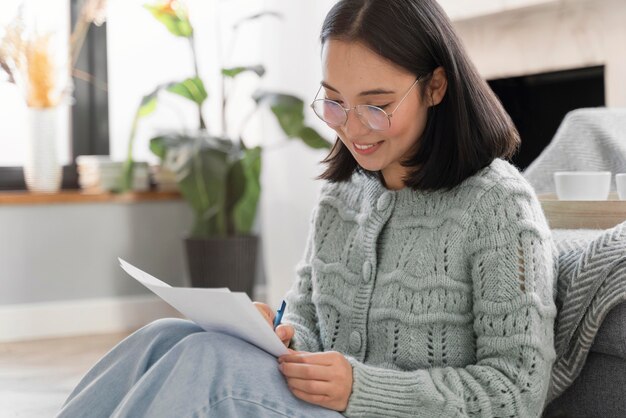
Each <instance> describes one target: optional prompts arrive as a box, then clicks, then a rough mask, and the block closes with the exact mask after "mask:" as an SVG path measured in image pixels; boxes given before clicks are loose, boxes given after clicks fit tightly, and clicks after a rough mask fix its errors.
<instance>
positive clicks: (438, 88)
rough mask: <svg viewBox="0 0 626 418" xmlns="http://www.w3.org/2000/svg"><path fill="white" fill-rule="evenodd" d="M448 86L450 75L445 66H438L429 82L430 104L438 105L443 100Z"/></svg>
mask: <svg viewBox="0 0 626 418" xmlns="http://www.w3.org/2000/svg"><path fill="white" fill-rule="evenodd" d="M447 87H448V77H447V76H446V71H445V70H444V69H443V67H437V68H435V69H434V71H433V75H432V77H431V78H430V83H428V96H429V97H430V103H428V104H429V106H436V105H438V104H439V103H441V101H442V100H443V97H444V96H445V95H446V88H447Z"/></svg>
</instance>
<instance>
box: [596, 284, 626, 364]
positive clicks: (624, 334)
mask: <svg viewBox="0 0 626 418" xmlns="http://www.w3.org/2000/svg"><path fill="white" fill-rule="evenodd" d="M624 280H626V278H624ZM591 351H595V352H596V353H603V354H608V355H611V356H617V357H621V358H623V359H624V360H626V301H624V302H622V303H620V304H619V305H617V306H615V307H614V308H613V309H611V311H610V312H609V313H608V314H607V315H606V317H605V318H604V321H602V325H601V326H600V329H599V330H598V333H597V334H596V338H595V340H594V341H593V345H592V346H591Z"/></svg>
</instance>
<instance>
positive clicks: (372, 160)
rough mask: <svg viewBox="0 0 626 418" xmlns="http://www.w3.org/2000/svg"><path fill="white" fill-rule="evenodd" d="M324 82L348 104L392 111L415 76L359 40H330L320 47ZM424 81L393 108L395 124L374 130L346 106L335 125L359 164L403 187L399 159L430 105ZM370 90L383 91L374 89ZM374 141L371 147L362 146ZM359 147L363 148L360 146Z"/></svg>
mask: <svg viewBox="0 0 626 418" xmlns="http://www.w3.org/2000/svg"><path fill="white" fill-rule="evenodd" d="M322 74H323V82H322V85H323V88H322V91H321V92H320V96H319V97H321V95H322V94H324V97H325V98H327V99H331V100H334V101H336V102H339V103H340V104H341V105H342V106H343V107H345V108H352V107H353V106H356V105H359V104H369V105H374V106H378V107H380V108H382V109H383V110H384V111H385V112H387V113H391V112H392V111H393V110H394V109H395V108H396V106H397V105H398V103H400V101H401V100H402V97H403V96H404V95H405V93H406V92H407V90H409V89H410V88H411V85H412V84H413V83H414V82H415V80H416V78H417V77H416V76H415V74H412V73H411V72H408V71H406V70H405V69H403V68H401V67H399V66H397V65H395V64H393V63H392V62H390V61H388V60H386V59H384V58H383V57H381V56H379V55H377V54H375V53H374V52H372V51H371V50H370V49H368V48H366V47H365V46H363V45H362V44H360V43H357V42H345V41H339V40H332V39H331V40H328V41H326V43H325V44H324V46H323V49H322ZM421 83H422V82H421V81H420V82H419V83H418V84H417V85H416V86H414V87H413V88H412V89H411V90H410V91H409V93H408V96H407V97H406V98H405V99H404V101H403V102H402V104H401V105H400V107H398V109H397V110H396V111H395V112H394V113H393V117H392V118H391V126H390V127H389V128H388V129H387V130H384V131H374V130H371V129H370V128H369V127H367V126H365V125H364V124H363V123H362V122H361V120H360V119H359V118H358V115H357V114H356V110H351V111H350V112H348V120H347V121H346V123H345V125H344V126H338V127H333V129H334V130H335V132H337V135H338V136H339V138H340V139H341V141H342V142H343V144H344V145H345V146H346V147H347V148H348V149H349V150H350V152H351V153H352V156H353V157H354V158H355V160H356V161H357V162H358V164H359V165H360V166H361V167H363V168H364V169H366V170H369V171H380V172H381V173H382V175H383V176H384V178H385V183H386V185H387V187H388V188H390V189H401V188H403V187H404V182H403V181H402V179H403V177H405V176H406V174H407V172H408V169H407V168H406V167H403V166H402V165H401V161H403V160H404V159H406V157H407V156H408V155H409V153H410V152H413V147H414V146H415V145H416V144H417V142H418V141H419V139H420V137H421V136H422V133H423V132H424V127H425V126H426V113H427V109H428V106H427V104H426V103H424V102H423V100H422V96H421V94H420V91H421V86H420V84H421ZM371 90H384V91H386V92H385V93H376V92H374V93H376V94H370V93H371V92H369V93H368V91H371ZM370 145H374V146H373V147H371V148H369V149H363V148H364V147H368V146H370ZM358 147H360V148H361V149H359V148H358Z"/></svg>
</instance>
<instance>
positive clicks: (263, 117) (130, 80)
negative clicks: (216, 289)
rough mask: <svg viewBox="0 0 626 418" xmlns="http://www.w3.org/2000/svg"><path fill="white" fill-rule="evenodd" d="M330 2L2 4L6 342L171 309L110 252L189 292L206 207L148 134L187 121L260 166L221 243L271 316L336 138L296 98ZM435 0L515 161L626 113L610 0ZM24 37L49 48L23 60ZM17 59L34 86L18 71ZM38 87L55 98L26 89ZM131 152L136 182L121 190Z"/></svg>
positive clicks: (111, 329)
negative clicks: (244, 240)
mask: <svg viewBox="0 0 626 418" xmlns="http://www.w3.org/2000/svg"><path fill="white" fill-rule="evenodd" d="M334 3H335V2H334V1H328V0H318V1H314V2H313V1H293V0H264V1H259V0H257V1H250V0H230V1H224V0H222V1H216V0H211V1H208V0H188V1H186V2H184V3H183V2H177V1H157V2H146V1H145V0H142V1H137V0H109V1H79V0H27V1H18V0H3V1H2V8H1V10H0V38H2V39H3V43H2V44H0V48H1V49H0V51H1V52H0V53H1V54H2V55H0V59H1V60H0V62H2V63H4V65H3V68H2V69H3V71H0V237H1V238H0V266H2V267H1V268H0V343H11V342H19V341H27V340H37V339H41V338H51V337H55V338H57V337H70V336H81V335H96V334H106V333H120V332H126V331H128V330H132V329H135V328H137V327H139V326H141V325H143V324H145V323H147V322H149V321H151V320H153V319H156V318H158V317H162V316H169V315H177V313H176V312H174V311H173V310H171V308H169V307H168V306H167V305H166V304H164V303H163V302H161V301H159V300H158V299H157V298H156V297H154V296H152V295H151V294H149V292H148V291H147V290H146V289H145V288H143V287H142V286H141V285H139V284H138V283H136V282H134V280H132V279H131V278H130V277H128V276H127V275H126V274H125V273H124V272H123V271H122V270H121V269H120V268H119V265H118V262H117V257H122V258H124V259H126V260H127V261H129V262H131V263H133V264H135V265H137V266H138V267H140V268H142V269H144V270H146V271H147V272H149V273H151V274H153V275H154V276H156V277H158V278H160V279H162V280H164V281H166V282H167V283H169V284H171V285H172V286H190V285H194V282H193V280H192V277H191V271H192V270H193V269H194V268H193V267H190V261H189V258H188V254H189V251H190V247H189V244H188V243H187V241H188V240H187V239H188V238H189V237H190V236H194V231H196V232H197V230H198V219H199V213H200V212H198V206H197V205H196V203H197V202H196V201H195V200H194V199H196V198H197V196H195V195H193V196H192V195H191V194H189V193H190V192H189V191H188V189H186V188H187V187H188V184H186V183H184V181H183V182H181V183H177V181H176V180H181V178H182V177H181V176H183V175H186V174H189V170H192V171H193V170H194V169H193V168H189V167H191V166H186V165H185V164H191V162H190V161H191V160H192V159H190V158H189V155H188V152H191V151H189V148H184V147H183V148H177V149H176V150H175V151H176V152H172V153H171V154H170V157H171V158H170V160H172V161H170V162H169V163H170V166H171V167H174V169H173V170H174V171H170V172H168V171H166V170H165V168H164V167H165V164H163V160H162V159H161V158H159V156H157V154H158V153H155V152H154V150H151V139H152V138H154V137H155V136H158V135H160V134H161V133H162V132H184V133H185V134H186V135H187V137H191V138H193V137H194V135H195V134H191V132H195V131H197V129H198V128H199V124H200V123H204V124H205V126H206V129H205V132H207V133H208V135H211V136H212V137H218V138H219V137H221V138H230V139H233V140H234V141H235V142H238V141H239V139H240V138H245V147H246V149H245V150H242V149H241V148H237V149H236V150H235V151H229V152H230V153H231V154H229V155H233V154H232V153H238V154H237V155H239V154H241V155H244V154H245V152H247V150H250V149H252V148H254V147H257V146H260V147H262V150H263V152H262V154H260V156H258V160H245V161H253V163H250V165H248V166H245V165H244V166H243V167H244V168H243V169H242V170H243V171H242V173H245V175H248V174H250V176H252V174H255V173H256V175H258V186H259V187H258V190H257V188H254V187H252V188H247V189H246V190H248V194H247V195H245V196H246V198H247V199H249V201H250V200H254V199H253V198H254V197H256V198H258V203H257V204H256V206H255V204H252V205H251V206H246V207H245V208H244V207H243V206H240V207H239V209H240V211H239V212H238V214H237V213H236V214H235V215H234V217H233V219H234V221H233V222H232V225H231V224H229V225H231V226H230V227H229V228H228V234H226V235H232V236H243V235H245V236H256V237H257V238H258V242H257V243H256V244H255V245H256V246H253V247H251V248H252V249H248V250H246V251H247V252H248V253H250V252H252V253H254V255H255V256H256V258H254V257H253V258H252V259H250V258H246V260H247V261H245V262H244V261H241V262H237V260H243V258H241V257H248V256H247V255H244V254H243V253H241V252H239V253H237V252H236V253H235V255H234V260H235V261H234V263H235V264H248V265H250V264H251V263H252V264H253V274H252V275H251V274H250V273H245V274H247V276H250V277H251V279H250V280H251V282H250V283H249V284H248V285H246V286H249V287H245V286H244V287H243V288H242V289H243V290H246V291H248V293H249V295H250V297H251V298H252V299H256V300H262V301H266V302H268V303H269V304H270V305H272V306H276V307H277V306H278V305H279V302H280V300H281V299H282V297H283V295H284V294H285V292H286V291H287V290H288V289H289V287H290V285H291V283H292V280H293V278H294V275H295V266H296V264H297V262H298V261H299V260H300V258H301V256H302V254H303V252H304V244H305V237H306V235H307V231H308V227H309V218H310V214H311V210H312V208H313V205H314V202H315V199H316V196H317V193H318V191H319V188H320V186H321V183H320V182H319V181H316V180H315V177H316V176H317V175H318V174H319V173H321V171H322V166H320V165H319V164H318V162H319V161H320V160H321V159H322V158H324V156H325V155H326V154H327V151H328V149H327V148H326V146H327V145H328V143H329V142H332V141H334V137H333V136H332V131H331V130H330V129H328V127H326V126H325V125H324V124H323V123H321V122H320V121H319V120H317V118H316V117H315V115H314V114H313V113H312V111H310V108H309V107H308V104H309V103H310V101H311V100H312V99H313V96H314V94H315V92H316V91H317V88H318V86H319V82H320V80H321V66H320V45H319V42H318V36H319V30H320V28H321V24H322V21H323V19H324V16H325V15H326V13H327V12H328V10H329V9H330V8H331V7H332V5H333V4H334ZM440 4H441V5H442V6H443V8H444V9H445V10H446V12H447V13H448V14H449V16H450V17H451V19H452V20H453V23H454V25H455V27H456V29H457V30H458V33H459V35H460V37H461V39H462V41H463V43H464V44H465V46H466V48H467V50H468V51H469V54H470V56H471V58H472V59H473V61H474V63H475V64H476V66H477V67H478V69H479V72H480V73H481V74H482V75H483V77H484V78H485V79H486V80H487V81H488V82H489V84H490V86H491V87H492V89H493V90H494V91H495V92H496V94H497V95H498V96H499V97H500V99H501V101H502V102H503V104H504V106H505V108H506V110H507V111H508V112H509V114H510V115H511V117H512V118H513V120H514V122H515V124H516V126H517V128H518V129H519V131H520V133H521V136H522V146H521V149H520V152H519V153H518V154H517V155H516V156H515V157H514V158H513V162H514V164H516V165H517V166H518V167H519V168H520V169H524V168H526V167H527V166H528V165H530V164H531V163H532V161H533V160H534V159H535V158H536V157H537V156H538V155H539V154H540V153H541V151H542V150H544V148H545V147H546V146H547V145H548V144H549V143H550V141H551V140H552V138H553V136H554V135H555V133H556V131H557V129H558V127H559V125H560V123H561V122H562V120H563V117H564V116H565V114H566V113H567V112H569V111H571V110H573V109H578V108H583V107H604V106H606V107H620V106H621V107H623V106H626V77H624V75H626V54H625V53H624V42H625V41H626V25H624V24H623V22H624V21H626V20H625V18H626V2H624V1H623V0H474V1H471V2H469V1H465V0H440ZM146 5H148V6H149V7H146ZM88 7H92V8H93V10H91V14H85V13H86V12H85V9H86V8H88ZM268 12H271V13H268ZM81 25H82V26H81ZM186 25H190V26H189V27H192V28H193V32H191V33H192V36H190V32H185V31H186V30H188V29H189V27H188V26H186ZM81 31H82V32H81ZM191 38H192V39H191ZM33 39H39V40H41V39H44V40H45V42H44V44H43V45H44V46H41V45H39V46H38V44H36V43H35V44H34V45H31V47H32V48H31V49H28V46H27V45H26V44H27V41H32V40H33ZM190 39H191V42H190ZM190 46H191V47H190ZM20 48H22V49H23V50H24V51H30V52H28V53H29V54H31V55H28V54H25V55H24V56H28V57H29V59H30V60H34V62H37V63H38V64H37V65H44V68H46V69H47V70H46V74H47V75H48V77H47V78H46V74H43V75H42V74H38V73H36V71H35V72H34V73H33V71H34V70H32V69H31V71H30V72H29V71H28V68H26V69H24V65H23V64H22V65H20V58H19V57H18V58H16V57H17V56H18V55H19V54H18V53H19V51H20ZM37 48H39V49H37ZM42 50H43V51H44V52H46V53H41V51H42ZM16 51H17V52H16ZM38 51H39V53H40V55H37V53H38ZM16 54H17V55H16ZM33 54H34V55H33ZM72 57H74V58H72ZM23 59H24V58H23ZM37 60H39V61H37ZM32 65H33V66H34V65H35V64H32ZM259 66H261V67H262V70H261V67H259ZM32 68H41V67H32ZM225 69H227V70H230V72H228V71H226V72H225V71H224V70H225ZM237 69H238V70H237ZM42 71H43V70H42ZM68 74H71V77H69V76H68ZM198 79H200V80H201V81H202V85H201V86H199V85H198V82H197V80H198ZM182 81H185V82H184V83H183V82H182ZM173 82H180V83H179V84H175V83H173ZM35 83H40V84H42V85H45V86H47V87H49V93H50V94H48V95H46V96H45V97H44V98H42V97H40V95H39V96H38V95H37V93H36V92H33V91H32V89H33V85H34V84H35ZM157 87H161V89H160V90H158V91H157V90H155V89H156V88H157ZM203 90H204V92H203ZM198 92H199V93H198ZM259 92H273V95H266V96H263V97H265V99H260V98H259V97H261V96H259V94H260V93H259ZM168 93H169V94H168ZM204 93H206V94H204ZM225 97H227V98H228V103H227V105H226V107H224V106H223V103H224V98H225ZM157 98H158V100H156V99H157ZM157 102H158V105H156V103H157ZM51 109H54V111H53V112H44V113H45V115H44V114H42V112H41V110H51ZM199 109H200V114H201V115H202V117H201V118H202V119H203V122H199ZM281 109H282V110H281ZM285 109H287V110H285ZM33 110H34V112H33ZM224 110H225V111H224ZM281 112H283V113H281ZM293 118H296V119H297V123H296V125H289V123H291V122H293ZM290 121H291V122H290ZM294 126H295V127H294ZM42 132H43V133H42ZM42 143H44V144H43V145H42ZM50 144H53V146H52V147H51V146H50ZM44 148H46V151H45V152H47V157H46V158H47V160H46V161H48V160H51V161H53V162H54V164H56V166H57V167H60V168H59V170H60V175H58V176H57V177H59V178H60V180H59V183H58V187H56V186H55V185H50V184H49V182H48V183H46V182H45V181H44V182H43V183H39V184H36V181H35V180H32V179H31V180H28V170H36V169H38V168H37V167H36V166H37V164H40V165H41V164H44V165H45V164H48V163H41V159H42V158H44V157H41V156H39V157H36V155H37V154H36V153H37V152H41V151H42V149H44ZM186 153H187V154H186ZM52 154H53V155H52ZM51 155H52V156H51ZM245 155H249V154H245ZM79 156H90V157H89V158H83V159H82V160H81V159H79V158H78V157H79ZM93 156H99V157H93ZM129 156H132V162H133V164H134V165H133V167H135V171H134V176H135V177H134V179H133V178H131V181H130V183H124V179H123V176H124V173H128V171H125V170H127V169H128V161H129ZM35 160H36V161H35ZM81 161H82V163H81ZM177 162H178V163H179V164H178V166H177V165H176V163H177ZM183 163H184V164H183ZM33 164H34V165H35V167H33V168H29V167H30V166H31V165H33ZM51 164H52V163H51ZM54 164H53V165H54ZM257 164H260V167H262V169H258V170H256V171H255V168H254V167H257ZM50 167H51V166H45V167H44V168H41V167H39V169H41V170H44V172H45V170H52V171H49V172H53V169H52V168H50ZM125 167H126V168H125ZM171 167H170V168H171ZM181 167H183V168H184V167H187V168H188V170H187V172H184V170H183V169H182V168H181ZM246 167H247V168H246ZM257 168H258V167H257ZM176 169H179V171H178V172H175V171H176ZM142 170H143V171H142ZM246 170H249V171H246ZM131 173H132V172H131ZM168 173H169V174H168ZM251 173H252V174H251ZM196 174H197V173H196ZM32 176H35V174H33V175H32ZM32 176H31V177H32ZM52 176H54V175H52ZM242 176H243V174H242ZM250 178H251V177H248V180H250ZM204 179H205V180H206V179H207V177H204ZM29 181H30V183H29ZM124 184H125V187H124ZM250 184H253V185H254V184H255V182H254V181H252V180H251V183H246V185H247V186H246V187H250ZM38 187H39V188H40V189H37V188H38ZM216 187H217V186H216ZM250 191H252V192H250ZM197 199H200V198H197ZM200 200H201V199H200ZM194 205H195V206H194ZM207 213H208V212H207V208H206V207H205V208H204V209H203V212H201V214H204V215H206V214H207ZM245 213H248V215H250V213H251V214H252V216H248V217H247V218H244V217H243V214H245ZM200 217H201V216H200ZM238 219H239V221H237V220H238ZM242 225H243V226H242ZM207 228H208V227H207ZM211 228H213V226H211ZM213 232H214V231H213V230H211V232H210V233H207V234H206V235H207V236H215V235H219V234H216V233H213ZM195 235H198V234H195ZM212 254H217V255H212V256H205V257H204V259H205V260H206V259H208V258H210V262H209V264H212V261H215V260H217V259H218V258H219V259H222V258H228V257H231V259H232V257H233V256H232V255H223V254H222V253H212ZM250 260H251V261H250ZM232 263H233V261H232V260H231V264H232ZM222 271H228V270H222ZM198 274H200V275H201V274H207V273H198ZM228 274H229V273H226V276H228ZM233 274H234V273H233ZM209 285H210V284H209ZM250 286H251V287H250ZM229 287H230V286H229ZM116 335H117V334H116ZM81 341H82V340H81ZM1 353H2V352H0V354H1ZM5 354H6V352H5ZM98 354H99V353H98ZM5 361H8V360H5ZM16 373H17V372H16ZM5 377H6V375H5ZM6 379H8V377H7V378H6ZM3 382H4V383H6V382H9V380H4V381H3V380H0V384H2V383H3ZM68 382H73V381H72V380H71V379H70V381H68ZM6 384H7V385H10V383H6ZM69 385H70V383H68V387H69ZM3 393H4V394H5V395H6V394H7V393H9V392H6V391H5V392H2V391H0V396H3ZM13 395H15V394H14V393H13ZM13 395H11V396H13ZM7 396H8V395H7ZM60 398H62V396H61V394H60V393H59V394H57V395H56V398H54V399H53V400H52V401H50V402H51V403H52V404H55V402H57V403H58V399H60Z"/></svg>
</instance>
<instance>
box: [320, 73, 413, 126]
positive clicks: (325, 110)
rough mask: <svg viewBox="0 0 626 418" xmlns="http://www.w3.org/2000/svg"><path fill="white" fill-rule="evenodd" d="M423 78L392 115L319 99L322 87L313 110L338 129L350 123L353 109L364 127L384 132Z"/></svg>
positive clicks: (375, 108) (374, 108)
mask: <svg viewBox="0 0 626 418" xmlns="http://www.w3.org/2000/svg"><path fill="white" fill-rule="evenodd" d="M420 79H421V77H418V78H417V80H415V81H414V82H413V84H411V87H410V88H409V89H408V90H407V92H406V93H404V96H402V99H400V103H398V105H397V106H396V107H395V109H393V111H392V112H391V113H387V112H385V111H384V110H383V109H381V108H380V107H378V106H372V105H356V106H353V107H350V108H346V107H343V106H342V105H341V104H339V103H337V102H336V101H334V100H329V99H318V98H317V95H318V94H320V90H322V86H320V88H319V89H318V90H317V93H316V94H315V99H314V100H313V102H312V103H311V108H312V109H313V111H314V112H315V114H316V115H317V117H319V118H320V119H321V120H323V121H324V122H326V123H327V124H328V126H330V127H333V128H336V127H339V126H344V125H345V124H346V122H347V121H348V112H349V111H351V110H352V109H355V110H356V114H357V116H358V118H359V120H360V121H361V123H363V125H365V126H367V127H368V128H369V129H371V130H373V131H384V130H387V129H389V128H390V127H391V117H392V116H393V114H394V113H395V111H396V110H398V107H400V105H401V104H402V102H403V101H404V99H406V97H407V96H408V95H409V93H410V92H411V90H413V87H415V86H416V85H417V83H418V82H419V81H420Z"/></svg>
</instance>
